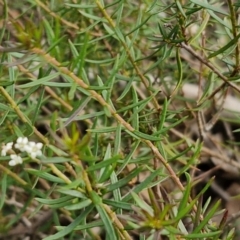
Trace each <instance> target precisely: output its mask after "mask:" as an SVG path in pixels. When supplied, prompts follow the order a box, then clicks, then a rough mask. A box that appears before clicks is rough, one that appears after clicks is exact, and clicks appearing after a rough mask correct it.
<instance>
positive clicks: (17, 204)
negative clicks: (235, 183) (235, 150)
mask: <svg viewBox="0 0 240 240" xmlns="http://www.w3.org/2000/svg"><path fill="white" fill-rule="evenodd" d="M13 2H14V1H12V2H11V1H5V0H3V1H1V6H3V9H2V11H3V20H2V23H1V24H2V28H1V29H0V46H1V47H0V53H1V58H0V60H1V64H0V100H1V101H0V112H1V113H0V126H1V135H0V142H1V144H2V146H3V147H5V146H7V145H6V144H7V143H9V142H14V143H15V142H16V140H17V138H18V137H23V136H26V137H28V138H29V139H31V141H34V142H41V143H43V144H44V147H43V149H42V152H43V154H42V155H40V154H39V156H36V157H35V158H34V157H31V156H30V155H29V153H24V151H21V150H19V151H17V152H15V153H16V154H19V155H20V156H21V157H22V159H23V164H22V165H17V166H8V162H9V160H10V158H11V156H10V154H13V153H14V152H11V151H14V150H13V149H11V150H9V151H8V152H7V154H6V155H7V156H1V157H0V161H1V162H0V171H1V175H0V181H1V188H0V189H1V190H0V195H1V198H0V210H1V211H0V238H2V237H6V236H8V234H9V236H10V235H11V234H12V233H13V232H14V228H15V224H17V221H20V219H21V218H24V219H25V218H26V219H27V221H28V222H31V224H30V227H29V229H30V230H29V231H26V232H23V233H22V234H23V235H24V234H30V235H31V234H32V235H33V236H37V235H38V237H40V238H42V239H44V240H53V239H89V240H90V239H96V240H100V239H116V240H117V239H125V240H130V239H133V236H134V235H137V236H139V239H144V240H154V239H212V240H215V239H216V240H217V239H229V240H230V239H235V238H234V237H235V235H236V231H235V229H234V227H233V226H232V225H231V224H229V222H227V220H226V218H227V213H226V212H225V213H224V215H223V217H222V218H221V219H220V220H219V222H218V223H215V222H214V217H215V216H216V215H217V212H218V211H219V210H220V209H221V208H222V205H221V201H220V200H219V201H212V200H211V198H208V200H205V201H204V200H203V199H205V198H206V196H207V197H208V195H207V194H208V190H209V188H211V184H212V182H213V180H212V179H210V178H209V179H210V180H208V181H207V182H204V187H202V189H200V190H199V189H197V188H196V185H197V184H198V183H199V181H200V180H199V178H198V177H197V175H196V174H195V171H194V170H196V168H197V167H198V164H199V162H200V161H201V160H202V157H203V156H205V155H206V154H209V155H210V156H209V157H211V156H212V155H214V154H213V153H212V152H211V149H209V148H208V147H206V146H204V141H203V140H204V136H205V135H204V134H203V131H205V129H203V128H204V127H205V128H206V129H207V128H208V127H209V124H208V125H206V126H203V127H202V125H204V121H203V120H202V118H201V116H202V115H204V114H203V112H204V111H208V112H209V109H210V110H211V108H210V107H211V105H213V104H214V103H215V102H216V101H215V100H216V99H215V95H216V94H217V93H222V95H224V94H225V93H226V94H227V92H226V91H227V90H226V89H227V88H232V89H234V90H236V91H238V92H240V88H239V87H238V86H237V83H238V82H239V70H240V62H239V59H240V56H239V55H240V50H239V43H238V41H239V37H240V33H239V26H238V23H237V19H236V14H237V11H238V8H239V4H238V3H235V4H233V2H232V1H231V0H228V1H227V2H228V4H226V3H224V1H222V2H219V3H218V1H201V0H190V1H184V0H182V1H180V0H175V1H167V0H166V1H123V0H119V1H114V2H111V1H107V0H106V1H104V0H101V1H99V0H96V1H90V3H89V1H61V0H59V1H52V0H49V1H40V0H28V1H18V3H16V4H15V3H13ZM36 23H37V24H36ZM187 84H193V85H194V86H197V87H198V90H199V91H198V92H197V94H195V95H196V96H195V97H193V98H191V97H188V96H186V94H183V91H182V89H183V86H184V85H185V86H186V85H187ZM203 85H204V87H202V86H203ZM190 95H191V93H190ZM223 101H224V100H223ZM222 105H223V103H222V104H221V106H220V107H219V106H218V105H217V108H218V110H219V113H220V112H221V109H222V108H223V106H222ZM219 113H217V114H216V115H214V114H213V115H214V117H212V118H211V120H210V123H212V122H214V121H215V122H216V121H217V120H219V119H220V114H219ZM235 121H236V122H237V123H239V118H237V119H236V120H235ZM195 122H198V124H199V125H198V127H197V132H198V140H195V138H194V137H192V136H190V134H188V133H187V131H190V130H191V127H190V126H191V125H194V123H195ZM185 129H186V131H185ZM209 129H210V128H209ZM235 132H237V130H235ZM232 144H236V143H232ZM221 147H224V149H228V148H230V147H228V146H225V145H224V146H221ZM219 155H220V156H219ZM219 155H218V156H217V157H219V158H221V154H219ZM214 157H216V156H215V155H214ZM235 165H236V164H235ZM235 165H234V166H235ZM238 170H239V169H238ZM48 214H49V215H48ZM13 215H14V218H13V217H12V216H13ZM42 215H47V216H48V219H47V220H45V221H42V220H41V216H42ZM219 218H220V217H219ZM33 222H35V224H33ZM31 227H32V228H31ZM36 229H37V230H36ZM35 231H36V232H35ZM34 234H36V235H34ZM164 237H165V238H164ZM238 237H239V236H238ZM22 238H24V236H22ZM236 239H237V238H236Z"/></svg>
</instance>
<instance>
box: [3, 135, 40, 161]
mask: <svg viewBox="0 0 240 240" xmlns="http://www.w3.org/2000/svg"><path fill="white" fill-rule="evenodd" d="M14 147H15V149H18V150H19V151H20V152H26V153H27V154H28V155H29V156H30V157H31V158H36V157H37V156H41V155H42V150H41V149H42V147H43V144H42V143H35V142H29V141H28V138H27V137H19V138H18V139H17V142H16V143H15V144H14ZM12 152H14V151H13V142H9V143H7V144H6V145H3V146H2V151H1V155H2V156H6V155H7V153H12ZM10 158H11V160H10V161H9V165H10V166H15V165H17V164H22V162H23V160H22V158H21V157H20V156H19V155H17V154H10Z"/></svg>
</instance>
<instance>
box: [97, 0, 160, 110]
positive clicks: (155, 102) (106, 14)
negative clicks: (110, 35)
mask: <svg viewBox="0 0 240 240" xmlns="http://www.w3.org/2000/svg"><path fill="white" fill-rule="evenodd" d="M96 4H97V6H98V8H99V9H100V11H101V12H102V14H103V15H104V17H105V18H106V19H107V21H108V23H109V24H110V26H111V27H112V28H113V29H114V31H115V32H116V25H115V23H114V22H113V20H112V18H111V17H110V16H109V15H108V13H107V12H106V10H105V9H104V8H103V6H102V5H101V3H100V1H99V0H96ZM119 41H121V43H122V45H123V47H124V49H125V51H126V53H127V55H128V58H129V60H130V62H131V64H132V65H133V68H134V69H135V71H136V73H137V75H138V76H139V77H140V79H141V81H142V83H143V84H144V86H145V88H146V90H147V91H148V93H149V95H150V96H151V95H153V93H152V91H151V90H150V89H149V83H148V81H147V79H146V78H145V77H144V76H143V74H142V72H141V71H140V69H139V67H138V66H137V64H136V62H135V60H134V58H133V56H132V54H131V52H130V49H129V48H128V46H127V44H126V41H123V40H122V39H121V38H119ZM152 101H153V104H154V107H155V108H156V109H160V108H161V107H160V106H159V104H158V101H157V99H156V98H155V97H153V99H152Z"/></svg>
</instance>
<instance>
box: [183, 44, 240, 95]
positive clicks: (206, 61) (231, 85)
mask: <svg viewBox="0 0 240 240" xmlns="http://www.w3.org/2000/svg"><path fill="white" fill-rule="evenodd" d="M180 47H182V48H184V49H185V50H187V51H188V52H189V53H191V54H192V55H193V56H194V57H195V58H196V59H198V60H199V61H200V62H202V63H203V64H204V65H206V66H207V67H209V68H210V69H211V70H212V71H213V72H214V73H216V75H217V76H218V77H219V78H221V79H222V80H223V81H224V82H225V83H226V84H227V85H229V86H230V87H232V88H233V89H235V90H236V91H238V92H239V93H240V88H239V87H238V86H237V85H236V84H234V83H232V82H230V81H228V78H227V77H225V76H224V75H223V74H222V73H221V72H220V71H219V70H218V69H217V68H216V67H215V66H214V65H212V63H210V62H209V61H208V60H206V59H204V58H202V57H201V56H200V55H199V54H198V53H197V52H196V51H195V50H194V49H193V48H192V47H191V46H189V45H187V44H185V43H181V45H180Z"/></svg>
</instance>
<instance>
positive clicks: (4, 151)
mask: <svg viewBox="0 0 240 240" xmlns="http://www.w3.org/2000/svg"><path fill="white" fill-rule="evenodd" d="M12 145H13V142H9V143H7V144H6V145H4V146H2V151H1V156H3V157H4V156H6V155H7V152H8V151H9V150H11V149H12Z"/></svg>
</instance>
